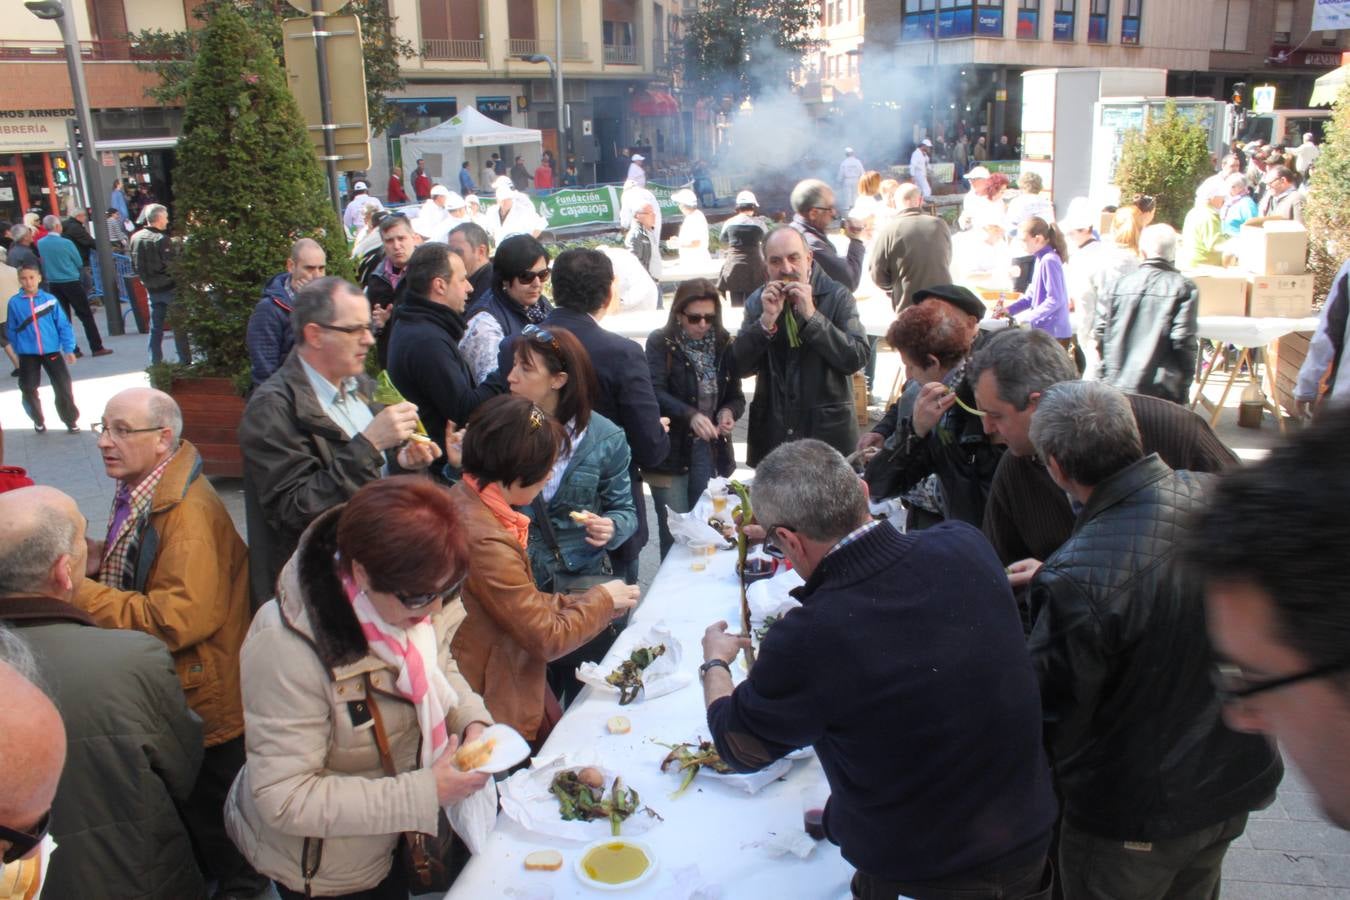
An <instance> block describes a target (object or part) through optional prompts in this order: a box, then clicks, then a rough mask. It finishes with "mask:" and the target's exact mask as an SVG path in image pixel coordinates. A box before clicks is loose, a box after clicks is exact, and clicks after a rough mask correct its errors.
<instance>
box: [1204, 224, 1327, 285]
mask: <svg viewBox="0 0 1350 900" xmlns="http://www.w3.org/2000/svg"><path fill="white" fill-rule="evenodd" d="M1229 244H1230V245H1231V247H1234V248H1236V250H1237V253H1236V254H1233V255H1236V256H1237V258H1238V263H1239V265H1240V266H1241V267H1242V268H1243V269H1245V270H1246V271H1247V272H1248V273H1249V274H1252V275H1302V274H1303V273H1304V272H1306V271H1308V231H1307V229H1305V228H1304V227H1303V226H1302V225H1301V224H1299V223H1298V222H1295V221H1293V220H1291V219H1284V218H1274V217H1270V216H1267V217H1265V218H1256V219H1248V220H1247V221H1246V222H1244V223H1243V225H1242V228H1241V229H1240V230H1239V231H1238V236H1237V238H1236V242H1234V241H1230V242H1229ZM1223 250H1224V252H1225V253H1228V254H1232V253H1233V251H1232V249H1230V247H1228V246H1226V247H1224V248H1223Z"/></svg>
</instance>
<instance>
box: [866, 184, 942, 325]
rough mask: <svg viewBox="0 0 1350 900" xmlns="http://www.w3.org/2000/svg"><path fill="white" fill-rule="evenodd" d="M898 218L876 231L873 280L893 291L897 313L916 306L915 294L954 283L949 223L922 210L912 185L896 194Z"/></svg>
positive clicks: (892, 301)
mask: <svg viewBox="0 0 1350 900" xmlns="http://www.w3.org/2000/svg"><path fill="white" fill-rule="evenodd" d="M895 201H896V203H897V204H899V206H900V213H899V215H896V216H893V217H891V219H890V220H888V221H887V222H886V224H885V225H883V226H882V227H881V228H880V229H878V230H877V236H876V241H875V242H874V243H873V245H872V280H873V281H874V282H876V285H877V287H879V288H881V289H882V290H883V291H890V292H891V307H892V308H894V309H895V311H896V312H897V313H901V312H904V311H905V310H906V309H909V308H910V307H911V306H913V305H914V294H915V293H916V292H918V291H922V290H924V289H926V288H930V287H934V286H936V285H939V284H951V282H952V275H951V263H952V232H951V229H950V228H948V227H947V223H946V222H944V221H942V220H941V219H939V218H938V217H937V216H930V215H928V213H926V212H924V211H923V194H922V193H920V191H919V189H918V188H917V187H915V186H914V185H912V184H902V185H900V187H899V189H898V190H896V192H895Z"/></svg>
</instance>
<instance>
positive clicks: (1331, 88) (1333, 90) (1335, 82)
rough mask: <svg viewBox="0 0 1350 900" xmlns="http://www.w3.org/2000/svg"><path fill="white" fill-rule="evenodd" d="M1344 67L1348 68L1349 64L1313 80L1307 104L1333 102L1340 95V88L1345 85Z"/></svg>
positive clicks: (1322, 104)
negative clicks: (1310, 97) (1310, 95)
mask: <svg viewBox="0 0 1350 900" xmlns="http://www.w3.org/2000/svg"><path fill="white" fill-rule="evenodd" d="M1346 69H1350V66H1341V67H1340V68H1339V69H1336V70H1335V71H1333V72H1328V73H1327V74H1325V75H1323V76H1322V77H1321V78H1319V79H1317V80H1316V81H1314V82H1313V92H1312V99H1311V100H1309V101H1308V105H1309V106H1330V105H1331V104H1333V103H1335V102H1336V98H1337V97H1338V96H1340V93H1341V88H1342V87H1344V86H1345V70H1346Z"/></svg>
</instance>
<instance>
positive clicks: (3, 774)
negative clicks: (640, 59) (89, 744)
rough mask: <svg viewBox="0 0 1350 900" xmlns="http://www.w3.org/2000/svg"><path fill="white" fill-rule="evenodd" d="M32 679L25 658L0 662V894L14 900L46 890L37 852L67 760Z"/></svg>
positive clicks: (55, 719)
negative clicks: (4, 892)
mask: <svg viewBox="0 0 1350 900" xmlns="http://www.w3.org/2000/svg"><path fill="white" fill-rule="evenodd" d="M3 649H5V648H4V645H3V644H0V650H3ZM4 656H12V654H11V653H5V654H4ZM16 662H18V663H19V665H15V663H16ZM25 663H27V664H26V665H25ZM24 669H28V670H29V671H27V672H25V671H23V670H24ZM35 677H37V673H36V666H34V665H33V664H32V660H31V658H29V657H28V656H27V655H25V658H24V659H22V660H13V659H5V658H0V759H3V760H5V765H4V766H3V767H0V890H5V891H7V894H6V895H5V896H8V897H14V898H16V900H18V898H22V900H28V898H30V897H37V896H40V894H41V892H42V889H43V887H44V886H45V885H44V883H43V880H44V869H45V865H44V862H43V860H42V859H41V853H42V851H43V849H44V848H43V844H44V843H45V842H46V837H47V830H48V827H49V825H50V823H51V808H52V800H53V798H54V797H55V796H56V789H57V783H58V782H59V781H60V779H61V771H62V768H63V767H64V766H65V761H66V730H65V726H64V725H63V724H62V722H61V714H60V713H59V712H57V711H56V706H55V705H54V704H53V703H52V701H51V698H50V697H48V696H47V695H46V694H44V693H43V692H42V690H41V689H40V688H38V687H37V685H35V684H34V683H33V681H32V679H33V678H35ZM55 896H56V895H55V894H50V895H49V897H52V898H54V897H55Z"/></svg>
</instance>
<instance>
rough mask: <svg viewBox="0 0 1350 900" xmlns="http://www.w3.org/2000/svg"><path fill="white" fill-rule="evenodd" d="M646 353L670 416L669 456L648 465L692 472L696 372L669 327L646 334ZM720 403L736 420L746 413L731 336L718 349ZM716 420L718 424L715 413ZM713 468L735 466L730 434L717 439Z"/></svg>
mask: <svg viewBox="0 0 1350 900" xmlns="http://www.w3.org/2000/svg"><path fill="white" fill-rule="evenodd" d="M646 353H647V371H648V372H650V373H651V376H652V388H653V389H654V390H655V391H656V402H657V403H659V404H660V405H661V415H663V416H668V417H669V418H670V455H669V456H667V457H666V458H665V460H664V461H662V462H661V463H660V464H659V465H655V466H648V467H647V469H648V470H649V471H652V472H666V473H669V474H672V475H682V474H684V473H685V472H688V471H689V458H690V455H691V453H692V452H693V446H694V440H695V438H694V432H693V431H692V430H691V429H690V428H689V421H690V420H691V419H693V418H694V415H695V414H696V413H697V412H698V372H697V371H696V370H695V368H694V364H693V362H692V361H691V360H690V359H689V356H688V354H686V353H685V352H684V348H683V347H681V346H680V342H679V341H677V340H673V339H671V338H670V336H669V335H668V334H667V332H666V329H665V328H658V329H656V330H655V331H653V332H652V333H651V334H649V335H648V336H647V349H646ZM716 408H717V409H718V410H722V409H729V410H731V415H732V416H733V417H734V418H736V419H739V418H740V417H741V415H742V414H743V413H744V412H745V393H744V392H743V391H742V390H741V379H740V378H739V377H737V375H736V357H735V354H733V353H732V352H731V343H730V341H728V342H727V343H725V344H723V345H722V346H721V347H719V348H718V350H717V407H716ZM713 424H717V417H716V416H715V415H714V416H713ZM713 468H714V469H715V470H716V473H715V474H717V475H722V476H728V475H730V474H731V473H732V472H733V471H735V469H736V454H735V450H734V449H733V448H732V446H731V440H730V439H729V438H719V439H718V441H717V445H716V446H715V447H714V448H713Z"/></svg>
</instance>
